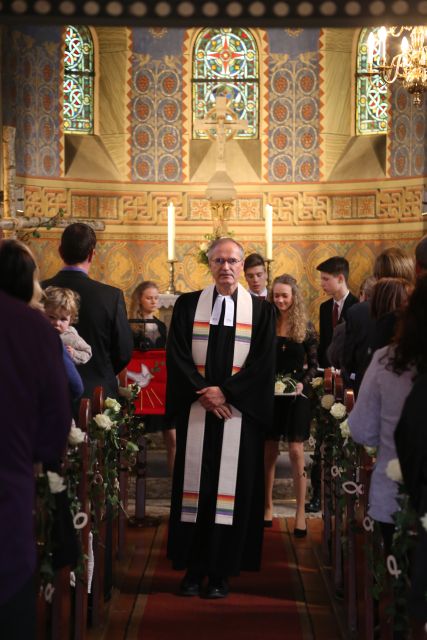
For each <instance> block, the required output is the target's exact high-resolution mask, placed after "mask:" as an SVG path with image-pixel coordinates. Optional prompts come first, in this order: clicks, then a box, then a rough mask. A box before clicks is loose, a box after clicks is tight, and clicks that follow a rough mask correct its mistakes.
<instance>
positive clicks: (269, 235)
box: [265, 204, 273, 260]
mask: <svg viewBox="0 0 427 640" xmlns="http://www.w3.org/2000/svg"><path fill="white" fill-rule="evenodd" d="M265 257H266V259H267V260H273V207H272V206H271V204H266V205H265Z"/></svg>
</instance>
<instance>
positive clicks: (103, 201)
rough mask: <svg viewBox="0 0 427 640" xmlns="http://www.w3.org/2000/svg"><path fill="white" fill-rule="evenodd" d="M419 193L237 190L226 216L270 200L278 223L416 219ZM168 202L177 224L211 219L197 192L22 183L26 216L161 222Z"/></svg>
mask: <svg viewBox="0 0 427 640" xmlns="http://www.w3.org/2000/svg"><path fill="white" fill-rule="evenodd" d="M390 184H392V183H390ZM422 193H423V186H422V184H419V185H410V186H406V185H400V186H395V187H387V186H383V188H375V189H360V190H353V191H339V192H337V191H329V192H328V191H326V192H325V190H324V189H322V190H321V191H320V190H319V191H316V190H310V191H305V190H302V189H301V190H300V191H292V192H285V193H277V192H268V191H267V192H265V193H258V194H256V195H255V194H250V193H247V194H240V196H239V198H237V199H236V200H235V202H234V203H233V206H232V208H231V209H230V213H229V220H230V221H234V222H235V223H236V224H239V223H241V224H245V223H246V224H250V225H251V224H259V223H261V224H263V219H264V213H263V211H264V204H265V203H267V202H269V203H271V204H272V206H273V213H274V220H275V221H276V222H277V223H279V224H280V226H290V227H298V226H301V227H303V226H304V227H305V226H316V227H321V226H331V225H334V226H341V225H346V224H354V223H358V222H363V223H364V224H378V222H379V221H383V222H388V223H396V222H412V221H413V222H418V221H419V220H420V215H421V201H422ZM168 202H173V204H174V206H175V214H176V220H177V223H178V224H187V223H200V224H202V223H210V222H211V220H212V214H211V208H210V203H209V201H208V200H207V199H206V198H205V197H204V195H203V194H201V193H194V192H190V193H188V192H182V191H175V192H163V191H162V192H159V191H151V192H150V191H143V192H132V193H129V192H126V191H124V192H121V191H108V192H106V191H100V190H99V191H98V190H94V189H93V190H92V189H91V190H83V189H73V188H65V187H63V188H61V187H54V186H49V187H42V186H34V185H25V186H24V205H25V214H26V215H28V216H53V215H55V214H56V213H58V210H59V209H64V211H65V215H66V216H67V217H71V218H86V219H97V220H103V221H104V222H105V223H106V225H126V226H134V225H138V226H141V225H142V226H143V225H149V226H150V225H151V226H152V225H157V224H160V225H166V223H167V205H168Z"/></svg>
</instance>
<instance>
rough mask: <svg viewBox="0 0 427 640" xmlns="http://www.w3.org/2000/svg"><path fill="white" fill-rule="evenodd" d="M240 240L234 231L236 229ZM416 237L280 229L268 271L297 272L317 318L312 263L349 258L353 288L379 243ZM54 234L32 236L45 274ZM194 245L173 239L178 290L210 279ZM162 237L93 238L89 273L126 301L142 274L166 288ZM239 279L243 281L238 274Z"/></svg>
mask: <svg viewBox="0 0 427 640" xmlns="http://www.w3.org/2000/svg"><path fill="white" fill-rule="evenodd" d="M236 237H237V238H238V239H239V240H242V238H240V237H239V234H238V233H237V234H236ZM418 240H419V236H418V234H417V233H410V232H404V233H399V234H397V233H394V234H393V233H391V234H390V233H388V234H382V235H380V236H379V237H378V234H375V233H372V234H357V236H356V237H355V236H354V234H352V235H351V237H349V236H347V235H345V234H343V235H341V236H337V235H336V234H335V235H331V236H329V237H327V238H325V237H323V238H319V237H318V236H317V235H314V234H313V235H307V234H305V235H304V236H300V237H297V238H295V237H292V238H291V239H289V238H288V237H286V235H285V234H283V235H281V234H280V233H279V234H278V235H277V236H275V242H274V253H273V258H274V261H273V263H272V271H273V277H274V276H276V275H280V274H282V273H290V274H292V275H293V276H294V277H296V278H297V280H298V282H299V284H300V287H301V289H302V291H303V294H304V296H305V299H306V301H307V304H308V308H309V313H310V317H311V318H312V320H313V321H314V322H315V324H317V319H318V314H319V305H320V303H321V302H323V300H325V296H324V294H323V293H322V292H321V290H320V283H319V273H318V271H317V270H316V266H317V265H318V264H319V263H320V262H322V261H323V260H325V259H326V258H328V257H330V256H331V255H343V256H345V257H346V258H347V259H348V260H349V263H350V279H349V284H350V288H351V289H352V291H353V292H354V293H357V292H358V288H359V286H360V284H361V282H362V280H363V279H364V278H365V277H367V276H368V275H370V274H371V272H372V267H373V262H374V260H375V257H376V255H378V253H380V252H381V251H382V250H383V249H384V248H386V247H390V246H400V247H401V248H402V249H403V250H404V251H406V252H407V253H408V254H409V255H413V252H414V248H415V245H416V243H417V241H418ZM242 243H243V246H244V248H245V252H246V253H247V254H248V253H251V252H253V251H258V252H261V253H262V252H263V250H264V246H263V243H262V242H258V241H255V242H254V241H245V240H244V239H243V240H242ZM58 244H59V240H58V238H57V237H52V236H50V237H42V238H40V239H39V240H37V241H34V243H33V246H32V248H33V249H34V252H35V253H36V256H37V258H38V261H39V264H40V269H41V277H42V278H46V277H49V276H51V275H53V274H54V273H56V271H57V270H58V269H59V268H60V266H61V262H60V259H59V256H58V251H57V247H58ZM197 250H198V246H197V244H195V243H194V241H193V240H191V239H189V238H185V237H184V238H182V239H180V241H179V242H178V244H177V260H178V262H177V264H176V279H175V284H176V286H177V288H178V289H179V290H181V291H194V290H197V289H200V288H202V287H204V286H206V285H207V284H209V283H210V282H211V278H210V275H209V273H208V271H207V269H206V267H205V266H203V265H201V264H199V263H198V262H197V257H196V256H197ZM166 251H167V248H166V243H165V241H164V239H162V238H159V237H158V236H152V237H150V238H149V239H147V240H127V241H125V240H123V239H122V238H119V237H117V238H114V237H112V238H110V239H108V240H102V239H101V240H100V241H98V244H97V251H96V257H95V261H94V264H93V267H92V270H91V276H92V277H93V278H97V279H100V280H102V281H104V282H107V283H108V284H112V285H114V286H117V287H120V288H121V289H123V291H124V292H125V296H126V299H127V302H128V304H129V302H130V297H131V295H132V291H133V290H134V288H135V287H136V286H137V284H139V282H141V281H142V280H143V279H149V280H154V281H155V282H157V283H158V285H159V288H160V291H161V292H163V291H166V288H167V285H168V269H167V261H166V257H167V256H166ZM242 283H243V284H244V281H243V280H242Z"/></svg>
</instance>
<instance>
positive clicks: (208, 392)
mask: <svg viewBox="0 0 427 640" xmlns="http://www.w3.org/2000/svg"><path fill="white" fill-rule="evenodd" d="M197 393H198V395H199V396H200V398H199V402H200V404H201V405H202V407H203V408H204V409H206V411H213V410H214V409H217V408H218V407H220V406H221V405H223V404H225V395H224V394H223V392H222V391H221V389H220V388H219V387H204V388H203V389H200V391H197Z"/></svg>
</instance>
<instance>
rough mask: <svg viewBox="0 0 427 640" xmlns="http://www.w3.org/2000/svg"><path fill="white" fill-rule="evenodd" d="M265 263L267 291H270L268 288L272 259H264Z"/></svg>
mask: <svg viewBox="0 0 427 640" xmlns="http://www.w3.org/2000/svg"><path fill="white" fill-rule="evenodd" d="M265 262H266V263H267V289H270V286H271V263H272V262H273V258H265Z"/></svg>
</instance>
